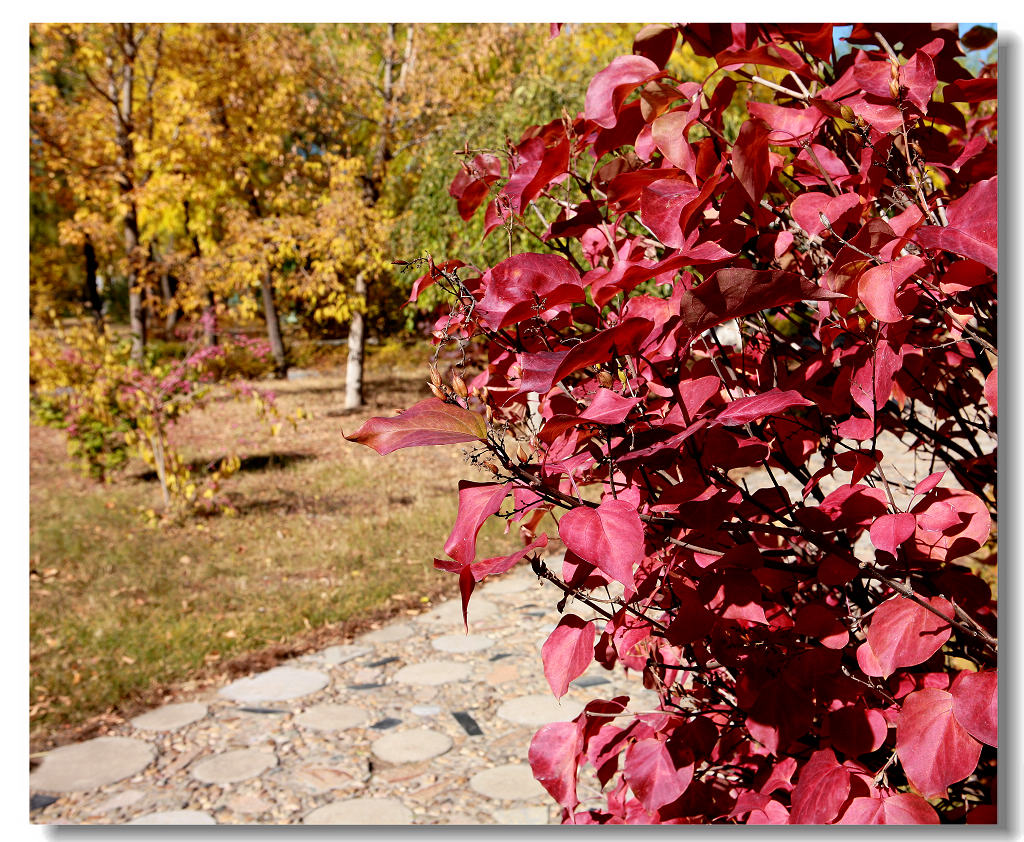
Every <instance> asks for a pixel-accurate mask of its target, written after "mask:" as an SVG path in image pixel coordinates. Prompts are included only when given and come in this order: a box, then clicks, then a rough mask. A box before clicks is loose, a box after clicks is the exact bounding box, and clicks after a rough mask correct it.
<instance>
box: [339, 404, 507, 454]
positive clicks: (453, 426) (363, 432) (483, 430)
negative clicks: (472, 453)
mask: <svg viewBox="0 0 1024 842" xmlns="http://www.w3.org/2000/svg"><path fill="white" fill-rule="evenodd" d="M345 438H346V439H348V440H349V441H354V442H357V443H359V444H365V445H366V446H367V447H370V448H372V449H373V450H376V451H377V452H378V453H379V454H380V455H381V456H386V455H387V454H388V453H391V452H392V451H394V450H399V449H401V448H403V447H421V446H423V445H429V444H458V443H459V442H466V441H483V440H484V439H486V438H487V423H486V422H485V421H484V418H483V416H482V415H480V414H478V413H476V412H471V411H470V410H468V409H464V408H463V407H461V406H456V405H455V404H450V403H445V402H444V401H442V400H440V399H439V398H427V399H426V400H422V401H420V402H419V403H417V404H414V405H413V406H411V407H409V408H408V409H407V410H405V411H404V412H401V413H399V414H398V415H396V416H395V417H393V418H371V419H369V420H368V421H367V422H366V423H365V424H363V426H362V427H360V428H359V429H358V430H357V431H356V432H355V433H353V434H352V435H349V436H345Z"/></svg>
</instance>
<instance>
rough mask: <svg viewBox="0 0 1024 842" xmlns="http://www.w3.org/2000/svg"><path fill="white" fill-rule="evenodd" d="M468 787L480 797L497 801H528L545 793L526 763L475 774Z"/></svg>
mask: <svg viewBox="0 0 1024 842" xmlns="http://www.w3.org/2000/svg"><path fill="white" fill-rule="evenodd" d="M469 785H470V787H471V788H472V789H473V790H474V791H476V792H479V793H480V794H481V795H486V796H487V797H488V798H494V799H497V800H498V801H528V800H530V799H531V798H537V797H538V796H542V795H544V794H545V792H546V790H545V789H544V787H542V786H541V785H540V783H538V781H537V779H536V778H534V777H533V772H531V771H530V767H529V765H528V764H526V763H506V764H504V765H503V766H495V767H494V768H493V769H485V770H484V771H483V772H477V774H475V775H473V777H472V778H470V779H469Z"/></svg>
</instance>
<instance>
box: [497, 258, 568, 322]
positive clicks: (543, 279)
mask: <svg viewBox="0 0 1024 842" xmlns="http://www.w3.org/2000/svg"><path fill="white" fill-rule="evenodd" d="M483 284H484V288H485V290H486V292H485V294H484V297H483V299H482V300H481V301H480V304H479V305H478V307H477V312H478V313H479V314H480V316H481V319H480V321H481V323H482V324H484V325H485V326H487V327H490V328H493V329H495V330H500V329H502V328H504V327H507V326H508V325H510V324H515V323H516V322H518V321H521V320H522V319H524V318H526V317H527V316H530V315H533V314H536V313H537V312H538V310H546V309H548V308H551V307H554V306H555V305H557V304H565V303H567V302H575V301H583V300H584V293H583V281H582V280H581V279H580V276H579V273H578V272H577V271H576V270H575V269H574V268H573V267H572V266H571V265H570V264H569V261H568V260H566V259H565V258H564V257H561V256H560V255H557V254H532V253H526V254H517V255H513V256H512V257H510V258H508V259H507V260H503V261H502V262H501V263H499V264H498V265H497V266H495V267H494V268H493V269H490V270H488V271H487V272H485V273H484V276H483ZM538 302H540V303H539V304H538Z"/></svg>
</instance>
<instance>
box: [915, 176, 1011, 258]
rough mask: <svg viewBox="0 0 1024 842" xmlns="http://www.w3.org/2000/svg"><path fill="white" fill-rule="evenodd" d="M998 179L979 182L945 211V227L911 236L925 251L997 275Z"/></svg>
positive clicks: (932, 227) (928, 227) (920, 230)
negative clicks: (951, 256) (982, 267)
mask: <svg viewBox="0 0 1024 842" xmlns="http://www.w3.org/2000/svg"><path fill="white" fill-rule="evenodd" d="M998 211H999V187H998V176H992V178H988V179H985V180H984V181H979V182H978V183H977V184H975V185H974V186H973V187H971V189H970V190H968V191H967V192H966V193H964V195H963V196H961V197H960V198H959V199H956V200H954V201H952V202H950V203H949V205H948V206H947V208H946V220H947V222H948V224H947V225H946V226H945V227H939V226H936V225H925V226H922V227H921V228H918V229H917V231H916V232H915V234H914V239H915V240H917V242H918V243H920V244H921V245H922V246H924V247H925V248H932V249H945V250H946V251H950V252H953V253H954V254H960V255H963V256H964V257H970V258H973V259H974V260H977V261H978V262H979V263H984V264H985V265H986V266H987V267H988V268H989V269H991V270H992V271H993V272H998V271H999V214H998Z"/></svg>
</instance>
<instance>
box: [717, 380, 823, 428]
mask: <svg viewBox="0 0 1024 842" xmlns="http://www.w3.org/2000/svg"><path fill="white" fill-rule="evenodd" d="M794 406H814V404H813V403H812V402H811V401H809V400H807V398H805V397H804V396H803V395H801V394H800V393H799V392H796V391H793V390H788V391H782V390H781V389H769V390H768V391H766V392H762V393H761V394H759V395H749V396H748V397H745V398H737V399H736V400H734V401H730V402H729V403H728V404H726V406H725V409H723V410H722V411H721V412H719V413H718V414H717V415H716V416H715V417H714V420H713V422H712V423H715V424H725V425H726V426H730V427H736V426H739V425H741V424H748V423H750V422H751V421H758V420H760V419H761V418H764V417H765V416H766V415H777V414H778V413H780V412H784V411H785V410H787V409H792V408H793V407H794Z"/></svg>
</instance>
